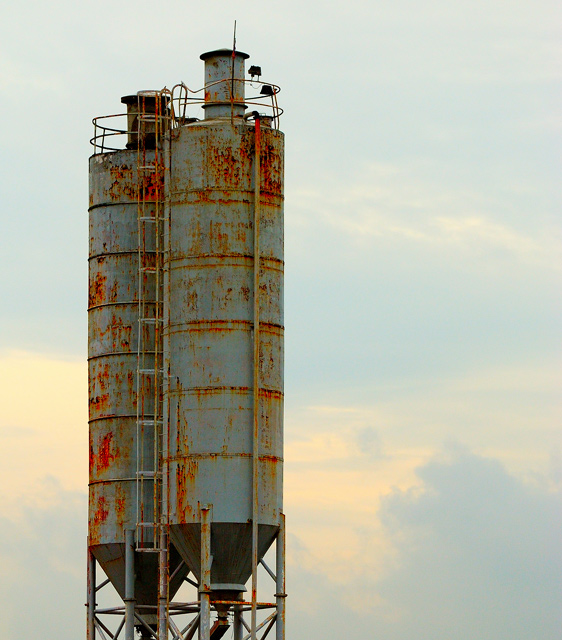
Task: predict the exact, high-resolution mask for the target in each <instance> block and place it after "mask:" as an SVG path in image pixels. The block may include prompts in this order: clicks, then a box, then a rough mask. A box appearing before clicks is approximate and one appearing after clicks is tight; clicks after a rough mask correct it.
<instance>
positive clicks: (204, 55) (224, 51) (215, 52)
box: [199, 49, 250, 60]
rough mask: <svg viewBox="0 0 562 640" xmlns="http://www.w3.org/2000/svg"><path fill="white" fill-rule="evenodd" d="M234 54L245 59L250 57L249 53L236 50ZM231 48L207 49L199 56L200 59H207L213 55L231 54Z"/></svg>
mask: <svg viewBox="0 0 562 640" xmlns="http://www.w3.org/2000/svg"><path fill="white" fill-rule="evenodd" d="M235 54H236V55H237V56H240V57H241V58H244V60H247V59H248V58H249V57H250V54H249V53H244V52H243V51H236V52H235ZM231 55H232V49H214V50H213V51H207V52H206V53H202V54H201V55H200V56H199V57H200V58H201V60H207V58H212V57H214V56H231Z"/></svg>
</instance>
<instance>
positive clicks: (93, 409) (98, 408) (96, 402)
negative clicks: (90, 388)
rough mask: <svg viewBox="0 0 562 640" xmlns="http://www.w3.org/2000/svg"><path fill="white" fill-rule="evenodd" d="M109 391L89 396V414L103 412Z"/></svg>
mask: <svg viewBox="0 0 562 640" xmlns="http://www.w3.org/2000/svg"><path fill="white" fill-rule="evenodd" d="M108 400H109V393H102V394H101V395H99V396H96V397H95V398H90V414H97V413H103V412H104V411H105V409H107V407H108Z"/></svg>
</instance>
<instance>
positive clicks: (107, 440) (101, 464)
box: [97, 432, 119, 471]
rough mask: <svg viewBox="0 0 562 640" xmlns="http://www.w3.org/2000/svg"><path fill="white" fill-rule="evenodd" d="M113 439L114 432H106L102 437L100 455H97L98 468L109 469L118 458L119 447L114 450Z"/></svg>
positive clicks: (99, 448)
mask: <svg viewBox="0 0 562 640" xmlns="http://www.w3.org/2000/svg"><path fill="white" fill-rule="evenodd" d="M112 441H113V433H111V432H110V433H106V434H105V435H104V436H103V437H102V438H101V442H99V447H98V455H97V466H98V470H100V471H101V470H103V469H107V468H108V467H109V465H110V464H111V463H112V462H113V461H114V460H115V459H116V457H117V456H118V455H119V449H116V450H115V452H113V451H112V448H113V447H112Z"/></svg>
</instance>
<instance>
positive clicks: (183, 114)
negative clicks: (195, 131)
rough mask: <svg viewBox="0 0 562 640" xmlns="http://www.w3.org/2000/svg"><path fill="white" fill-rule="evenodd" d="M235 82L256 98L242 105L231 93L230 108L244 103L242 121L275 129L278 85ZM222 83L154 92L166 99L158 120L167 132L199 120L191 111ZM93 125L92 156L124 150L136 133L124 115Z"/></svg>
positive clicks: (278, 112) (101, 118) (100, 119)
mask: <svg viewBox="0 0 562 640" xmlns="http://www.w3.org/2000/svg"><path fill="white" fill-rule="evenodd" d="M235 82H237V83H244V84H245V85H246V86H249V87H250V88H252V89H253V90H254V91H253V92H252V93H256V95H250V97H248V98H244V101H243V103H242V102H241V101H239V100H235V99H234V98H233V96H232V90H231V91H230V102H231V105H232V107H233V109H234V106H236V105H240V104H244V106H246V107H247V109H248V111H247V113H246V114H245V115H244V117H243V119H244V120H252V119H254V118H255V117H256V116H259V117H261V118H268V119H269V121H270V123H271V127H272V128H274V129H278V128H279V119H280V117H281V115H282V114H283V109H281V108H280V107H279V105H278V103H277V95H278V93H279V92H280V91H281V88H280V87H279V86H278V85H275V84H272V83H269V82H263V81H261V80H255V79H251V80H248V79H241V78H235ZM223 83H227V84H228V86H229V87H231V83H232V81H231V79H230V78H226V79H224V80H217V81H216V82H213V83H209V84H207V85H206V86H205V87H202V88H201V89H197V90H192V89H190V88H189V87H188V86H187V85H186V84H184V83H183V82H181V83H179V84H176V85H175V86H174V87H172V89H167V88H164V89H162V91H159V92H156V93H159V94H160V95H161V96H167V97H168V103H167V109H168V113H167V114H165V115H162V116H161V118H162V119H163V120H164V121H165V122H166V123H167V125H168V127H169V128H170V129H175V128H177V127H181V126H184V125H186V124H190V123H192V122H197V121H199V120H200V118H198V117H196V116H195V114H194V112H193V109H194V108H195V107H202V106H204V105H205V104H210V103H209V102H208V101H206V100H205V91H206V90H209V88H210V87H212V86H214V85H219V84H223ZM237 119H238V117H237ZM123 121H124V122H123ZM121 122H123V124H124V125H125V126H119V124H120V123H121ZM92 124H93V125H94V135H93V137H92V138H91V139H90V144H91V145H92V146H93V147H94V155H96V154H99V153H107V152H111V151H120V150H122V149H125V148H126V145H127V142H128V141H129V140H130V139H131V137H132V136H134V135H136V133H137V132H136V130H135V131H129V130H128V129H127V114H126V113H117V114H112V115H108V116H97V117H96V118H94V119H93V120H92Z"/></svg>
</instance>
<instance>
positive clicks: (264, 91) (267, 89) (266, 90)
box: [260, 84, 275, 96]
mask: <svg viewBox="0 0 562 640" xmlns="http://www.w3.org/2000/svg"><path fill="white" fill-rule="evenodd" d="M274 93H275V91H273V87H272V86H271V85H270V84H264V85H263V87H262V88H261V91H260V94H261V95H262V96H272V95H273V94H274Z"/></svg>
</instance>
